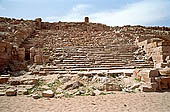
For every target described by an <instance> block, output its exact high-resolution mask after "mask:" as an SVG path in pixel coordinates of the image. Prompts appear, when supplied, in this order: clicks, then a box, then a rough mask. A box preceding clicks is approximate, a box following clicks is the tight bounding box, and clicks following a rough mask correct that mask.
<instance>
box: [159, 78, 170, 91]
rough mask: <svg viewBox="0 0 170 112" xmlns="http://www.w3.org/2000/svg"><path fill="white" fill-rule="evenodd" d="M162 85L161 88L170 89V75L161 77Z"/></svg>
mask: <svg viewBox="0 0 170 112" xmlns="http://www.w3.org/2000/svg"><path fill="white" fill-rule="evenodd" d="M160 87H161V89H170V77H161V81H160Z"/></svg>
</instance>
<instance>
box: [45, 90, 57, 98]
mask: <svg viewBox="0 0 170 112" xmlns="http://www.w3.org/2000/svg"><path fill="white" fill-rule="evenodd" d="M42 96H43V97H47V98H52V97H54V92H53V91H52V90H47V91H43V93H42Z"/></svg>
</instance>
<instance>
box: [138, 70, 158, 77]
mask: <svg viewBox="0 0 170 112" xmlns="http://www.w3.org/2000/svg"><path fill="white" fill-rule="evenodd" d="M139 74H140V76H141V77H148V78H150V77H156V76H159V72H158V70H157V69H143V70H141V71H140V72H139Z"/></svg>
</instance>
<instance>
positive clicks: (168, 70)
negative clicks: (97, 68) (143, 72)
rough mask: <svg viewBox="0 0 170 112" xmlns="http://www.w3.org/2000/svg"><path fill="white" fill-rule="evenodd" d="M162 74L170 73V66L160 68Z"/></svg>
mask: <svg viewBox="0 0 170 112" xmlns="http://www.w3.org/2000/svg"><path fill="white" fill-rule="evenodd" d="M159 73H160V75H170V68H162V69H159Z"/></svg>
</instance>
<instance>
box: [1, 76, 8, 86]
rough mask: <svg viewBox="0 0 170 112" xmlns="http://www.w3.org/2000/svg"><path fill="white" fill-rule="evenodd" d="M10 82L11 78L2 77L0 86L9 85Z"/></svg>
mask: <svg viewBox="0 0 170 112" xmlns="http://www.w3.org/2000/svg"><path fill="white" fill-rule="evenodd" d="M8 80H9V77H0V84H4V83H7V82H8Z"/></svg>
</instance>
